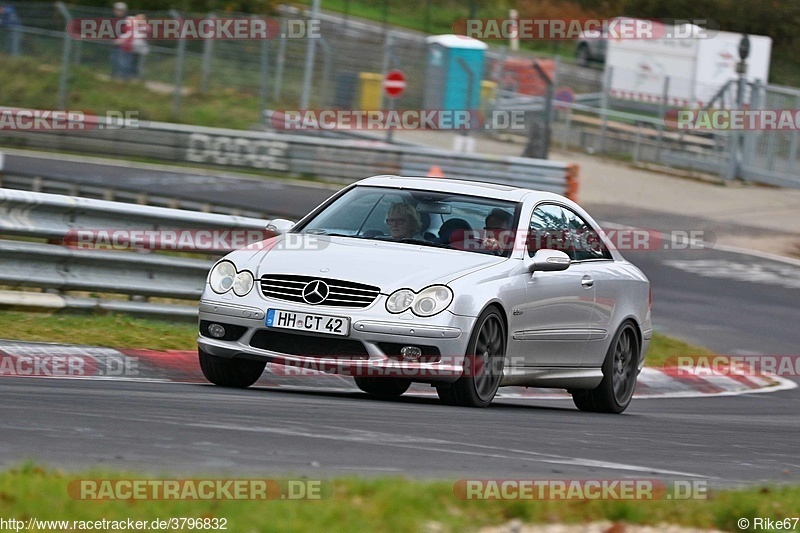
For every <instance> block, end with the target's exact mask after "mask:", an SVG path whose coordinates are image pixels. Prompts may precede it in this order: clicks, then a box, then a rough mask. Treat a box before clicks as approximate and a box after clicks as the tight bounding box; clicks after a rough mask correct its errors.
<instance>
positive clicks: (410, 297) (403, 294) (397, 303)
mask: <svg viewBox="0 0 800 533" xmlns="http://www.w3.org/2000/svg"><path fill="white" fill-rule="evenodd" d="M413 303H414V292H413V291H410V290H408V289H400V290H398V291H394V292H393V293H392V294H391V295H390V296H389V298H387V299H386V310H387V311H389V312H390V313H402V312H403V311H405V310H407V309H408V308H409V307H411V304H413Z"/></svg>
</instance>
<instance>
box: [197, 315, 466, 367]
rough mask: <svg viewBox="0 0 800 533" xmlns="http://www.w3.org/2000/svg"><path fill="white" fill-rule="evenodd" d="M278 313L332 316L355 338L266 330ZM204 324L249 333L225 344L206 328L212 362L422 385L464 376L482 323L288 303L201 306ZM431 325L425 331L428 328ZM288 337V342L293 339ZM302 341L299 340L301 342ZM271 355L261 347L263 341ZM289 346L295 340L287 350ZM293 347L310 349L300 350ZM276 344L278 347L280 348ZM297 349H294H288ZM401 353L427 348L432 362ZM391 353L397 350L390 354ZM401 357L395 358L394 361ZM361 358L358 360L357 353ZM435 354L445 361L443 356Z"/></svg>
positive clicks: (203, 341)
mask: <svg viewBox="0 0 800 533" xmlns="http://www.w3.org/2000/svg"><path fill="white" fill-rule="evenodd" d="M268 308H278V309H282V310H286V311H296V312H299V313H309V312H318V313H320V314H326V315H337V316H347V317H349V318H350V330H349V332H348V335H347V336H346V337H341V336H333V335H326V334H321V333H310V332H306V331H294V330H286V329H273V328H268V327H267V326H266V323H265V316H266V310H267V309H268ZM199 319H200V323H201V324H203V323H204V322H212V323H218V324H222V325H223V326H234V328H229V329H236V330H238V331H243V333H241V335H240V336H238V333H237V338H236V339H235V340H221V339H216V338H212V337H210V336H209V335H208V334H206V335H204V334H203V331H202V328H201V334H200V335H199V336H198V339H197V344H198V348H199V349H200V350H202V351H204V352H206V353H208V354H210V355H214V356H217V357H224V358H242V359H255V360H261V361H266V362H268V363H273V364H277V365H283V366H284V367H285V368H283V369H282V370H283V371H284V372H287V373H292V374H294V375H303V374H305V373H308V374H313V373H318V372H325V373H334V374H343V375H362V376H391V377H403V378H407V379H411V380H412V381H419V382H452V381H455V380H456V379H458V378H459V377H461V375H462V373H463V362H464V354H465V353H466V349H467V343H468V340H469V332H470V331H472V327H473V325H474V321H475V318H474V317H465V316H458V315H453V314H452V313H450V312H449V311H444V312H442V313H440V314H439V315H437V316H435V317H431V318H430V319H420V318H419V317H416V316H413V315H412V314H411V313H410V312H409V313H403V314H401V315H391V314H389V313H387V312H385V311H383V310H382V309H380V308H379V307H378V306H372V307H371V308H368V309H358V310H353V309H340V308H325V309H324V310H320V309H319V308H310V307H309V306H297V305H294V304H291V303H288V302H279V303H277V302H276V304H274V305H273V304H266V305H265V306H264V308H263V309H261V308H256V307H248V306H243V305H237V304H232V303H227V302H218V301H211V300H201V302H200V306H199ZM422 320H425V322H426V323H424V324H423V323H421V321H422ZM287 336H288V337H287ZM298 337H300V338H298ZM265 339H267V340H273V341H274V342H269V343H268V344H269V345H270V347H271V349H265V348H263V347H259V345H263V344H264V340H265ZM282 339H288V342H287V344H286V345H285V347H284V348H283V349H282V348H281V343H282V342H284V341H283V340H282ZM294 341H303V342H297V343H295V342H294ZM353 341H355V342H357V343H360V345H361V346H363V350H362V349H360V348H359V349H358V350H354V351H352V352H354V353H348V350H347V349H343V350H341V351H342V352H343V353H337V354H331V353H313V352H312V353H297V352H298V348H297V347H298V346H299V345H306V346H308V345H311V346H319V347H323V348H324V349H325V351H328V352H330V351H336V346H338V345H340V344H341V345H344V344H345V343H347V344H348V345H349V346H355V345H353V344H352V342H353ZM276 344H277V346H276ZM290 344H291V346H292V349H289V345H290ZM400 345H410V346H420V347H423V353H424V354H427V355H425V356H424V357H422V358H420V360H418V361H409V360H404V359H403V358H402V356H400V355H399V354H398V353H396V347H398V346H400ZM387 347H391V348H387ZM393 351H394V353H393ZM355 352H357V353H355ZM435 354H438V356H436V355H435Z"/></svg>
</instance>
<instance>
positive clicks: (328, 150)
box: [0, 108, 578, 199]
mask: <svg viewBox="0 0 800 533" xmlns="http://www.w3.org/2000/svg"><path fill="white" fill-rule="evenodd" d="M2 109H3V108H0V110H2ZM75 126H76V127H75V128H74V129H70V130H58V131H56V130H47V131H32V130H11V129H0V140H3V141H4V142H6V143H8V144H13V145H14V146H15V147H19V148H25V147H29V148H37V149H50V150H64V151H69V152H78V153H88V154H93V155H110V156H116V157H120V156H122V157H144V158H149V159H159V160H164V161H176V162H188V163H202V164H212V165H220V166H232V167H250V168H255V169H261V170H264V171H266V172H268V173H270V174H284V175H289V176H294V177H298V176H301V177H302V176H309V177H315V178H319V179H323V180H326V179H327V180H333V181H337V182H340V183H343V182H344V183H347V182H354V181H357V180H360V179H363V178H365V177H367V176H372V175H377V174H398V175H407V176H425V175H427V174H428V171H429V170H430V168H431V167H433V166H438V167H439V168H440V169H441V171H442V172H443V173H444V175H445V176H447V177H448V178H456V179H467V180H476V181H487V182H494V183H500V184H506V185H514V186H518V187H526V188H530V189H539V190H544V191H550V192H555V193H558V194H564V195H566V196H569V197H571V198H573V199H575V196H576V195H577V188H578V187H577V180H578V168H577V165H575V164H569V163H565V162H561V161H549V160H544V159H531V158H527V157H499V156H498V157H490V156H485V155H476V154H462V153H457V152H451V151H448V150H441V149H435V148H428V147H425V146H417V145H400V144H398V145H387V144H385V143H383V142H380V141H372V140H364V139H331V138H323V137H313V136H307V135H298V134H289V133H285V132H259V131H243V130H232V129H223V128H207V127H200V126H187V125H182V124H171V123H165V122H139V123H133V122H128V124H127V126H125V127H122V126H121V124H112V123H110V122H108V121H106V120H104V119H102V118H101V119H97V120H94V119H93V120H91V121H90V120H88V119H87V120H86V121H85V123H80V124H76V125H75Z"/></svg>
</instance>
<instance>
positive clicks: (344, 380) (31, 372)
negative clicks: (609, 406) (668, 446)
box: [0, 340, 798, 399]
mask: <svg viewBox="0 0 800 533" xmlns="http://www.w3.org/2000/svg"><path fill="white" fill-rule="evenodd" d="M280 368H281V367H278V371H277V372H273V371H272V369H273V366H272V365H267V370H266V371H265V372H264V375H263V376H262V377H261V379H260V380H259V381H258V383H257V384H256V386H262V387H281V388H293V389H308V388H313V389H314V390H325V391H337V392H347V391H358V389H357V388H356V386H355V384H354V383H353V380H352V378H349V377H346V376H338V375H334V374H325V373H316V374H314V375H310V376H309V375H304V376H287V375H285V372H281V371H280ZM306 374H307V373H306ZM6 376H15V377H45V378H62V379H103V380H109V379H110V380H121V381H149V382H170V383H206V380H205V378H204V377H203V374H202V372H201V370H200V366H199V364H198V362H197V352H196V351H193V350H190V351H187V350H167V351H154V350H137V349H120V350H117V349H113V348H101V347H96V346H76V345H61V344H51V343H41V342H24V341H10V340H0V377H6ZM797 386H798V384H797V383H795V382H794V381H792V380H790V379H787V378H785V377H781V376H775V375H771V374H730V373H727V374H715V373H713V372H711V371H708V372H702V373H698V372H696V371H694V370H692V369H689V368H678V367H667V368H645V369H644V370H642V372H641V374H639V380H638V383H637V385H636V394H635V396H636V397H637V398H691V397H701V396H704V397H705V396H734V395H740V394H751V393H761V392H776V391H781V390H789V389H794V388H796V387H797ZM409 393H410V394H413V395H423V396H428V395H435V394H436V393H435V391H434V390H433V389H432V388H431V387H430V386H427V385H421V384H415V385H414V386H412V388H411V389H410V391H409ZM497 397H498V398H501V399H502V398H505V399H558V398H569V397H570V396H569V395H568V394H567V393H566V392H565V391H564V390H562V389H534V388H524V387H506V388H502V389H500V391H499V393H498V395H497Z"/></svg>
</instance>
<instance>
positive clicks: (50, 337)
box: [0, 311, 712, 366]
mask: <svg viewBox="0 0 800 533" xmlns="http://www.w3.org/2000/svg"><path fill="white" fill-rule="evenodd" d="M0 321H2V324H3V332H2V333H0V337H2V338H6V339H14V340H21V341H39V342H57V343H64V344H91V345H93V346H106V347H109V348H147V349H150V350H194V349H195V348H197V344H196V343H195V339H196V338H197V327H196V326H195V325H194V324H186V323H172V322H166V321H160V320H145V319H140V318H133V317H129V316H125V315H116V314H109V315H97V314H93V315H73V314H51V315H47V314H43V313H36V312H20V311H0ZM711 353H712V352H711V351H710V350H707V349H705V348H701V347H699V346H694V345H691V344H688V343H685V342H683V341H680V340H678V339H674V338H672V337H667V336H665V335H661V334H659V333H656V334H655V335H654V336H653V341H652V342H651V343H650V349H649V350H648V352H647V365H648V366H664V363H665V362H666V361H667V360H668V359H670V358H673V357H677V356H679V355H682V356H694V355H710V354H711Z"/></svg>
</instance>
